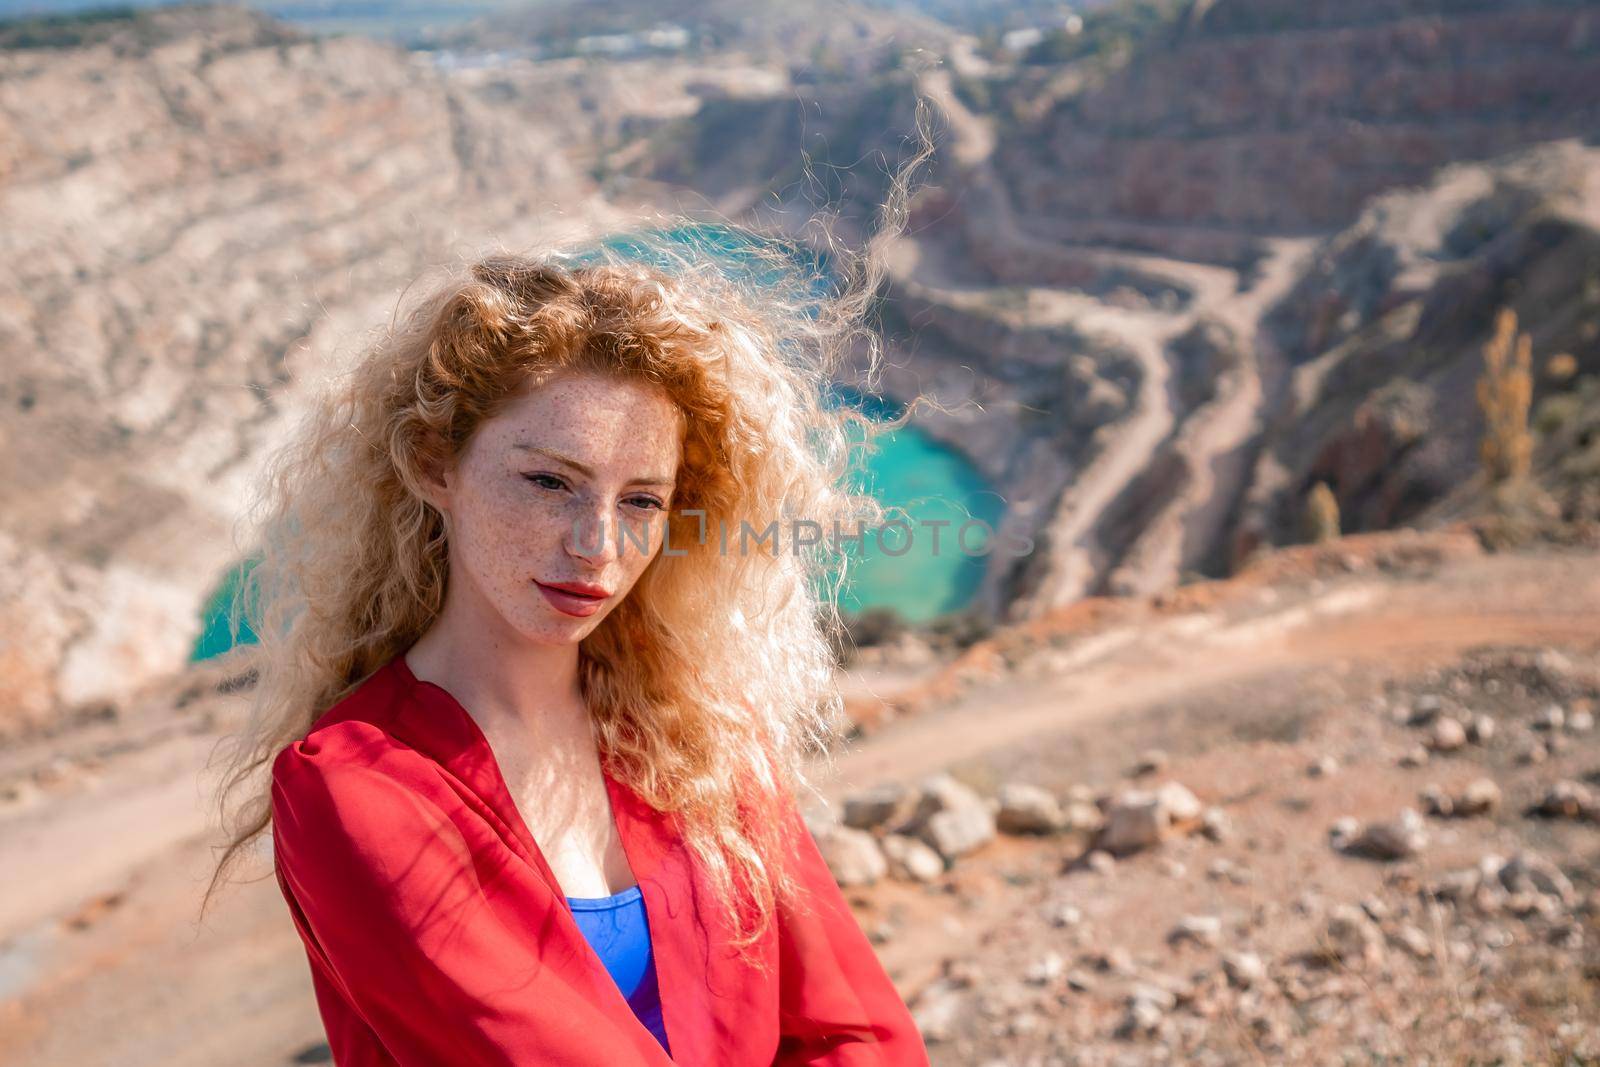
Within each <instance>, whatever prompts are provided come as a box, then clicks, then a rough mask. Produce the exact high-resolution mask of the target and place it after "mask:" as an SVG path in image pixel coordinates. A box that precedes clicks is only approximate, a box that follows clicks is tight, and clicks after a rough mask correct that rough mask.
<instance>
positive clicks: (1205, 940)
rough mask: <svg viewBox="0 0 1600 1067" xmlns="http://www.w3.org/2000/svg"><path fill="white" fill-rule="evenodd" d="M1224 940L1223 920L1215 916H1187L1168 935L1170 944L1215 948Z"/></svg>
mask: <svg viewBox="0 0 1600 1067" xmlns="http://www.w3.org/2000/svg"><path fill="white" fill-rule="evenodd" d="M1221 940H1222V920H1221V919H1220V918H1218V917H1217V916H1215V915H1185V916H1184V917H1183V918H1182V919H1180V920H1178V925H1176V926H1174V927H1173V928H1172V930H1171V931H1170V932H1169V933H1168V934H1167V941H1168V943H1169V944H1174V945H1176V944H1180V943H1182V942H1185V941H1189V942H1193V943H1194V944H1196V945H1206V946H1211V947H1214V946H1215V945H1217V944H1218V943H1220V942H1221Z"/></svg>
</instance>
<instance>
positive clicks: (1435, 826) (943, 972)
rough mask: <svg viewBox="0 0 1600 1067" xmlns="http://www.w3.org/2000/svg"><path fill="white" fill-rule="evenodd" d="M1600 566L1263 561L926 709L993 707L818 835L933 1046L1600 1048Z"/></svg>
mask: <svg viewBox="0 0 1600 1067" xmlns="http://www.w3.org/2000/svg"><path fill="white" fill-rule="evenodd" d="M1562 576H1565V577H1564V578H1563V577H1562ZM1597 577H1600V569H1597V568H1595V567H1594V557H1593V556H1592V554H1582V555H1570V554H1567V553H1556V554H1553V555H1536V556H1524V557H1520V558H1519V557H1515V556H1513V557H1506V556H1498V557H1479V558H1476V559H1471V558H1467V559H1453V560H1450V561H1448V562H1445V563H1443V564H1438V565H1436V564H1427V565H1425V566H1424V567H1423V568H1422V570H1420V571H1415V572H1413V573H1412V574H1411V575H1410V576H1409V577H1404V578H1401V579H1399V580H1398V581H1396V580H1395V579H1394V578H1393V577H1392V576H1391V577H1390V578H1389V579H1388V581H1389V582H1390V584H1389V586H1388V588H1387V589H1385V590H1383V591H1382V592H1380V593H1378V594H1377V595H1376V596H1366V595H1361V594H1359V590H1360V589H1361V587H1362V585H1363V584H1364V581H1363V579H1362V578H1361V577H1359V570H1357V571H1355V572H1353V573H1352V574H1350V575H1347V576H1346V577H1344V578H1342V579H1335V580H1332V581H1328V580H1324V579H1311V580H1310V581H1309V582H1306V581H1301V582H1297V583H1288V584H1275V585H1268V586H1263V587H1260V589H1259V590H1258V592H1261V593H1268V592H1270V593H1271V594H1272V595H1270V596H1267V597H1266V598H1265V599H1266V600H1268V601H1270V602H1271V603H1272V605H1273V606H1272V608H1271V609H1270V610H1268V611H1266V612H1264V613H1260V612H1251V611H1250V610H1248V609H1246V608H1245V607H1244V605H1245V604H1246V603H1248V599H1247V598H1242V597H1240V598H1233V600H1232V603H1231V604H1230V605H1229V606H1226V607H1224V608H1222V609H1221V612H1222V614H1223V615H1224V617H1225V618H1216V617H1213V618H1212V619H1210V620H1209V624H1208V625H1205V626H1204V627H1201V626H1199V625H1198V624H1196V626H1195V628H1194V634H1195V639H1194V640H1193V647H1190V648H1186V649H1174V648H1172V647H1171V646H1170V645H1169V644H1167V642H1164V641H1163V642H1159V643H1158V645H1156V646H1152V644H1151V643H1148V642H1139V641H1134V642H1132V643H1130V644H1129V645H1127V646H1126V647H1125V648H1123V649H1121V650H1119V651H1117V652H1114V653H1112V654H1110V655H1107V656H1103V657H1098V658H1096V659H1095V660H1094V661H1092V662H1089V663H1085V664H1083V665H1082V666H1080V667H1079V668H1078V669H1077V670H1075V671H1073V672H1069V673H1068V674H1066V675H1061V676H1057V677H1054V678H1052V679H1051V680H1050V681H1047V682H1045V683H1044V684H1043V685H1041V684H1040V682H1039V681H1038V680H1037V679H1035V680H1030V681H1026V682H1016V681H991V682H990V683H988V684H985V685H979V686H975V687H973V688H972V689H971V690H969V691H968V692H967V694H966V695H965V696H964V697H963V698H962V699H961V700H960V701H959V702H958V703H957V705H956V706H955V707H954V708H953V709H951V710H949V711H939V712H935V713H933V714H932V718H934V719H943V718H945V717H946V716H949V715H952V714H953V715H955V716H958V717H962V718H963V719H964V720H965V721H968V722H976V723H982V722H984V721H985V719H987V721H988V725H989V726H990V727H991V729H989V730H988V731H985V730H983V729H981V728H980V729H978V730H975V731H972V732H971V733H963V732H961V731H956V732H954V733H952V732H950V731H945V734H946V737H947V738H948V741H947V742H946V743H945V744H940V743H939V742H938V740H937V739H936V737H934V736H930V737H928V738H926V739H925V740H926V742H927V743H928V744H929V745H932V746H934V748H933V750H932V751H930V752H929V753H928V755H927V757H926V758H925V759H923V760H921V761H919V762H920V765H919V766H918V767H917V769H916V772H915V773H914V774H911V775H907V776H902V777H896V778H894V779H892V780H891V781H890V783H889V784H887V785H881V784H880V785H878V786H875V787H864V788H855V789H850V788H846V789H844V790H841V791H838V792H837V794H836V799H837V800H838V803H834V804H832V805H831V807H830V810H829V811H827V812H824V811H822V810H821V809H820V807H819V808H818V809H817V810H816V811H815V812H814V830H815V832H816V833H817V834H818V837H819V840H820V841H821V842H823V843H824V845H825V851H826V853H827V854H828V855H829V856H830V857H831V858H832V862H833V863H835V865H836V871H837V873H838V874H839V875H840V878H841V881H842V882H843V883H844V884H846V885H848V886H850V887H851V888H850V890H849V891H850V893H851V894H852V895H853V896H854V897H855V899H856V900H857V903H858V904H859V905H860V907H861V909H862V916H863V922H864V924H865V925H866V926H867V927H868V929H869V930H870V931H871V932H872V933H873V935H874V937H876V938H877V939H878V940H879V942H880V944H881V946H882V949H881V951H882V952H883V954H884V958H885V959H886V960H887V961H889V963H890V965H891V967H895V968H903V970H901V972H900V973H902V975H903V976H904V978H905V979H906V984H907V986H908V988H910V989H911V991H912V994H913V999H912V1004H913V1008H914V1011H915V1014H916V1017H917V1019H918V1021H919V1024H920V1025H921V1026H922V1028H923V1032H924V1034H925V1036H926V1037H927V1039H928V1041H929V1047H930V1051H931V1052H932V1053H933V1058H934V1062H935V1063H936V1064H986V1065H987V1064H1018V1065H1020V1064H1062V1065H1065V1064H1118V1065H1121V1064H1154V1063H1174V1062H1182V1063H1196V1064H1205V1063H1216V1064H1223V1063H1307V1064H1310V1063H1329V1064H1349V1063H1363V1064H1365V1063H1434V1064H1445V1063H1449V1064H1464V1063H1481V1064H1490V1063H1499V1064H1513V1063H1572V1062H1578V1063H1582V1062H1595V1061H1596V1060H1597V1059H1600V1022H1597V1020H1600V1010H1597V1009H1600V987H1597V984H1596V983H1597V980H1600V947H1597V946H1600V942H1597V940H1596V938H1597V934H1600V736H1597V734H1596V732H1595V730H1594V725H1593V724H1594V714H1595V712H1596V710H1597V707H1600V704H1597V701H1600V658H1597V652H1600V627H1597V626H1596V622H1597V619H1600V598H1597V594H1600V584H1597ZM1568 582H1571V583H1572V584H1567V583H1568ZM1207 584H1212V583H1207ZM1217 584H1222V583H1217ZM1197 590H1198V587H1197ZM1341 605H1342V606H1341ZM1252 615H1254V617H1253V618H1252V617H1251V616H1252ZM1187 617H1188V618H1189V620H1190V621H1191V622H1195V620H1196V618H1197V617H1196V616H1194V615H1188V616H1187ZM1225 619H1226V620H1227V621H1225ZM1150 632H1152V633H1153V632H1155V631H1154V629H1153V628H1152V629H1151V631H1150ZM1230 632H1231V633H1232V634H1233V635H1234V636H1236V637H1237V638H1238V640H1236V641H1228V640H1226V638H1225V635H1228V634H1230ZM1219 638H1223V639H1224V640H1222V641H1221V642H1220V643H1219V641H1218V639H1219ZM1224 649H1227V650H1229V651H1231V653H1232V654H1231V655H1230V654H1228V652H1226V651H1224ZM1219 657H1221V658H1223V659H1225V660H1226V661H1227V662H1225V663H1219V662H1218V659H1219ZM1206 661H1208V662H1207V665H1206V666H1204V667H1201V666H1199V665H1200V664H1201V663H1202V662H1206ZM1191 665H1194V667H1195V669H1194V670H1193V671H1192V672H1191V670H1190V667H1191ZM1134 675H1138V676H1140V677H1139V680H1137V681H1134V680H1132V678H1133V676H1134ZM1186 679H1192V684H1185V681H1186ZM1073 682H1076V685H1073V686H1072V688H1071V689H1070V690H1068V692H1069V694H1070V695H1067V696H1065V697H1064V698H1058V699H1057V700H1056V701H1055V706H1056V709H1057V717H1056V719H1055V721H1054V722H1052V723H1050V724H1049V725H1045V723H1044V722H1043V721H1042V720H1040V719H1038V718H1037V717H1036V716H1035V714H1034V711H1035V708H1034V704H1035V702H1038V703H1046V702H1049V701H1050V698H1051V695H1052V694H1054V693H1059V692H1061V691H1062V685H1063V683H1066V684H1069V685H1070V684H1071V683H1073ZM1124 683H1125V684H1126V685H1127V686H1128V687H1130V688H1133V689H1134V690H1135V691H1136V694H1135V698H1134V699H1133V700H1132V701H1125V700H1123V699H1121V694H1119V693H1118V692H1117V690H1118V689H1119V688H1121V687H1122V685H1123V684H1124ZM1102 685H1103V686H1104V687H1105V688H1104V689H1102V688H1101V687H1102ZM921 718H922V716H920V715H919V716H918V717H917V719H914V720H903V721H901V722H897V723H890V724H887V725H885V726H884V727H883V728H882V730H881V731H880V732H879V733H877V734H875V735H874V737H873V740H872V741H869V742H868V743H867V744H866V745H863V746H862V748H861V749H859V750H857V751H856V752H853V753H851V754H850V755H848V756H846V757H845V759H844V760H843V764H844V767H845V771H846V777H849V776H850V774H851V773H852V772H857V773H860V776H861V778H862V780H865V779H867V778H868V777H870V776H871V775H870V773H864V772H866V771H867V770H868V769H869V768H871V769H876V768H877V767H878V766H879V765H880V764H879V761H877V760H875V759H874V756H873V752H872V749H873V747H874V744H873V743H874V742H876V743H877V744H878V745H880V746H889V745H892V744H894V742H895V741H896V740H897V738H896V734H897V733H905V732H908V731H909V732H916V733H920V730H917V728H916V727H917V726H918V725H920V720H921ZM1019 719H1020V720H1022V721H1024V722H1026V723H1028V724H1029V725H1028V727H1027V728H1026V729H1023V730H1021V731H1018V732H1015V733H1014V732H1013V730H1012V729H1011V725H1010V724H1011V722H1012V721H1014V720H1019ZM914 724H915V725H914ZM930 733H936V732H935V731H930ZM986 734H987V735H988V736H992V737H994V738H995V739H996V741H995V743H993V744H992V745H986V744H985V741H984V738H985V735H986ZM940 757H943V761H944V762H943V765H942V766H940V762H941V760H940ZM958 757H959V758H958ZM1564 1057H1565V1058H1564Z"/></svg>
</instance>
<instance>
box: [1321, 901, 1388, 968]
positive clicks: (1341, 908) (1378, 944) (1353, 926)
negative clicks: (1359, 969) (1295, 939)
mask: <svg viewBox="0 0 1600 1067" xmlns="http://www.w3.org/2000/svg"><path fill="white" fill-rule="evenodd" d="M1324 934H1325V939H1326V943H1325V944H1324V945H1323V953H1324V955H1325V956H1326V957H1327V958H1330V959H1333V960H1337V961H1339V962H1341V963H1345V964H1357V965H1359V964H1362V963H1376V962H1378V961H1379V960H1381V959H1382V958H1383V934H1382V932H1381V931H1380V930H1379V929H1378V926H1377V924H1376V923H1374V922H1373V921H1372V920H1371V919H1370V918H1368V917H1367V913H1366V912H1364V911H1362V910H1361V909H1360V908H1358V907H1355V906H1354V905H1351V904H1339V905H1335V906H1334V908H1333V910H1332V911H1331V912H1329V913H1328V924H1327V926H1326V928H1325V929H1324Z"/></svg>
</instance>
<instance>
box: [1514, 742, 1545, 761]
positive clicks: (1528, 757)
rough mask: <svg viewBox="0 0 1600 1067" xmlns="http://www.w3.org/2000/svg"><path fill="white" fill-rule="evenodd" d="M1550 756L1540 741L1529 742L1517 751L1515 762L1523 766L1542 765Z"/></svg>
mask: <svg viewBox="0 0 1600 1067" xmlns="http://www.w3.org/2000/svg"><path fill="white" fill-rule="evenodd" d="M1549 755H1550V752H1549V750H1547V749H1546V748H1545V747H1544V742H1542V741H1537V740H1536V741H1530V742H1528V743H1526V744H1524V745H1523V746H1522V747H1521V748H1519V749H1518V750H1517V762H1518V763H1520V764H1522V765H1523V766H1525V767H1526V766H1529V765H1532V764H1535V763H1543V762H1544V761H1545V759H1546V758H1547V757H1548V756H1549Z"/></svg>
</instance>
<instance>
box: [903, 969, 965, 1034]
mask: <svg viewBox="0 0 1600 1067" xmlns="http://www.w3.org/2000/svg"><path fill="white" fill-rule="evenodd" d="M968 1014H969V1012H968V1010H967V994H966V993H964V992H963V991H962V990H961V987H960V986H959V985H958V984H957V982H956V981H954V980H952V979H949V978H939V979H935V980H934V981H933V982H932V983H931V984H929V986H928V987H927V988H926V989H924V990H923V991H922V995H921V996H919V997H918V998H917V1002H916V1004H914V1005H913V1006H912V1008H911V1018H912V1021H913V1022H915V1023H916V1025H917V1030H918V1032H919V1033H921V1035H922V1038H923V1040H924V1041H928V1042H930V1043H931V1042H937V1041H949V1040H950V1039H951V1038H952V1037H954V1036H955V1032H956V1025H957V1024H958V1023H959V1022H960V1021H961V1020H962V1019H963V1018H965V1017H966V1016H967V1015H968Z"/></svg>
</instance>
